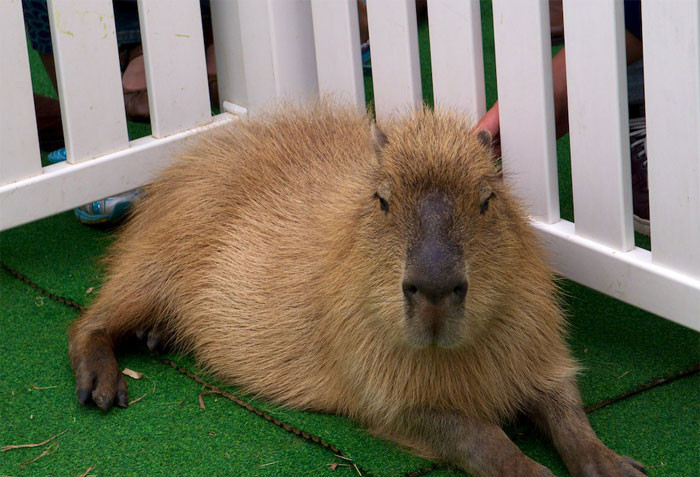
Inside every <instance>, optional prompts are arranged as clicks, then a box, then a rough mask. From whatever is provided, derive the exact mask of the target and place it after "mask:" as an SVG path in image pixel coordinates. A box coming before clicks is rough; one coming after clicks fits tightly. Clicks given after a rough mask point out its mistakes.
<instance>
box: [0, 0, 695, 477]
mask: <svg viewBox="0 0 700 477" xmlns="http://www.w3.org/2000/svg"><path fill="white" fill-rule="evenodd" d="M482 14H483V22H482V23H483V25H482V28H483V36H484V40H485V41H484V62H485V72H486V95H487V104H489V105H491V104H492V103H493V101H495V99H496V88H495V81H496V80H495V63H494V60H493V25H492V20H491V13H490V5H489V2H482ZM419 35H420V37H419V45H420V52H421V67H422V71H423V87H424V92H425V100H426V102H428V103H431V102H432V86H431V82H430V80H429V78H430V75H429V69H430V61H429V47H428V43H427V38H428V31H427V25H426V24H422V25H421V26H420V28H419ZM30 55H32V56H31V64H32V77H33V80H34V86H35V90H36V91H38V92H40V93H42V94H49V95H51V94H55V92H53V88H52V87H51V85H50V82H49V81H48V77H46V75H45V73H44V72H43V69H42V67H41V64H40V62H39V60H38V57H36V55H35V53H33V52H31V53H30ZM365 81H366V83H367V86H368V88H367V97H368V100H371V97H372V96H371V79H370V77H369V76H365ZM129 130H130V136H131V137H132V138H133V137H138V136H142V135H145V134H148V133H149V127H148V125H144V124H136V123H130V124H129ZM558 152H559V172H560V201H561V210H562V216H563V217H564V218H567V219H569V220H571V219H572V218H573V208H572V204H571V179H570V167H569V161H568V138H567V137H564V138H562V139H560V140H559V143H558ZM111 241H112V234H111V233H110V232H108V231H101V230H95V229H91V228H88V227H85V226H83V225H81V224H80V223H78V222H77V220H76V219H75V217H74V216H73V214H72V212H66V213H63V214H59V215H56V216H53V217H49V218H47V219H44V220H40V221H37V222H34V223H31V224H28V225H25V226H22V227H18V228H15V229H11V230H8V231H5V232H3V233H1V234H0V259H1V260H2V261H3V262H4V263H5V264H7V265H8V266H10V267H12V268H13V269H16V270H18V271H19V272H21V273H22V274H24V275H26V276H27V277H29V278H30V279H31V280H32V281H34V282H35V283H37V284H38V285H39V286H41V287H43V288H45V289H47V290H49V291H51V292H52V293H55V294H57V295H61V296H64V297H67V298H70V299H72V300H75V301H77V302H79V303H81V304H84V305H85V304H89V302H90V301H91V299H92V297H94V296H95V294H96V293H97V292H98V290H99V285H100V278H101V274H102V270H101V267H100V265H99V258H100V256H101V255H102V254H103V252H104V249H105V247H106V246H108V245H109V243H111ZM647 246H648V242H647ZM561 285H562V293H563V297H564V298H563V301H564V306H565V309H566V312H567V314H568V316H569V321H570V323H571V326H570V331H571V336H570V339H569V342H570V345H571V349H572V351H573V353H574V354H575V356H576V357H577V358H578V359H579V361H580V362H581V364H582V365H583V367H584V370H583V372H582V374H581V376H580V379H579V383H580V388H581V392H582V395H583V398H584V401H585V403H586V404H593V403H596V402H600V401H601V400H604V399H608V398H612V397H614V396H617V395H619V394H621V393H624V392H626V391H629V390H630V389H634V388H636V387H637V386H639V385H640V384H643V383H646V382H649V381H651V380H653V379H656V378H659V377H664V376H672V375H674V374H677V373H679V372H681V371H683V370H685V369H687V368H689V367H691V366H692V365H693V364H694V363H695V362H696V361H697V360H698V351H699V350H700V346H699V345H700V340H699V337H698V334H697V333H694V332H692V331H690V330H688V329H685V328H682V327H680V326H678V325H675V324H673V323H670V322H668V321H666V320H664V319H662V318H660V317H657V316H653V315H650V314H648V313H645V312H643V311H641V310H638V309H636V308H634V307H631V306H629V305H626V304H623V303H621V302H619V301H616V300H614V299H612V298H609V297H606V296H604V295H602V294H599V293H597V292H594V291H592V290H589V289H587V288H585V287H582V286H580V285H577V284H574V283H572V282H569V281H566V280H563V281H562V284H561ZM0 293H1V295H0V303H1V305H2V306H0V338H1V339H0V347H1V349H2V352H1V353H0V367H1V371H0V423H1V424H0V446H4V445H7V444H23V443H38V442H41V441H44V440H45V439H47V438H49V437H51V436H53V435H55V434H57V433H59V432H62V431H64V430H67V432H66V433H65V434H63V435H61V436H60V437H58V438H57V439H55V441H54V442H55V443H56V444H58V447H52V448H50V449H49V450H54V451H53V453H52V454H50V455H45V456H44V457H42V458H41V459H39V460H37V461H36V462H34V463H31V464H29V465H27V466H25V467H24V468H23V467H21V466H20V465H19V463H20V462H22V461H25V460H27V459H32V458H34V457H36V456H38V455H40V454H41V453H42V452H43V451H44V450H46V449H47V448H48V447H49V444H47V445H44V446H42V447H36V448H25V449H15V450H11V451H8V452H5V453H0V475H5V474H7V475H78V474H80V473H83V472H85V471H86V470H87V469H88V468H90V467H93V469H92V470H91V473H92V474H96V475H132V474H140V475H154V474H167V475H200V474H205V473H206V474H232V475H316V474H327V475H356V474H357V471H356V470H355V469H354V468H352V467H348V461H346V460H344V459H341V458H339V457H337V456H335V455H334V454H333V453H332V452H331V451H330V450H328V449H326V448H323V447H321V446H319V445H317V444H314V443H312V442H310V441H308V440H305V439H303V438H300V437H298V436H295V435H292V434H290V433H288V432H286V431H284V430H283V429H281V428H280V427H278V426H275V425H274V424H272V423H270V422H268V421H266V420H265V419H263V418H261V417H259V416H257V415H254V414H252V413H250V412H248V411H246V410H244V409H242V408H240V407H239V406H238V405H236V404H234V403H233V402H231V401H228V400H227V399H225V398H223V397H221V396H218V395H206V396H204V397H203V400H204V404H205V409H202V408H201V407H200V404H199V395H200V392H201V390H202V387H201V385H200V384H198V383H197V382H195V381H194V380H193V379H191V378H189V377H187V376H184V375H182V374H180V373H179V372H177V371H176V370H174V369H173V368H171V367H170V366H168V365H166V364H164V363H163V362H162V357H161V356H159V355H155V354H152V353H149V352H147V351H145V350H142V349H135V350H130V351H128V352H127V353H126V354H125V355H120V357H119V361H120V365H122V366H124V367H129V368H131V369H134V370H137V371H140V372H142V373H144V374H145V376H146V377H145V378H144V379H141V380H138V381H137V380H133V379H129V380H128V381H129V389H130V399H136V398H138V397H140V396H144V395H145V397H144V398H143V399H142V400H140V401H138V402H136V403H134V404H133V405H132V406H131V407H129V408H128V409H126V410H123V409H113V410H111V411H109V412H107V413H103V412H101V411H99V410H98V409H96V408H94V407H82V406H80V405H79V404H78V403H77V401H76V400H75V394H74V383H73V376H72V372H71V369H70V366H69V363H68V359H67V337H66V329H67V327H68V325H69V323H70V322H71V320H73V319H74V318H76V317H77V315H78V312H77V311H76V310H74V309H72V308H70V307H67V306H66V305H63V304H60V303H57V302H55V301H53V300H51V299H49V298H47V297H45V296H44V295H42V294H41V293H40V292H39V291H37V290H36V289H34V288H32V287H30V286H29V285H27V284H26V283H24V282H22V281H20V280H18V279H17V278H16V277H14V276H12V275H10V274H9V273H8V272H6V271H4V270H0ZM125 299H128V297H125ZM168 357H169V358H171V359H173V360H174V361H175V362H177V363H178V364H179V365H181V366H183V367H184V368H186V369H189V370H192V371H195V372H200V371H199V370H198V368H197V366H196V364H195V363H194V362H193V360H192V358H191V357H189V356H168ZM698 379H699V378H698V376H697V375H695V376H691V377H688V378H683V379H681V380H678V381H675V382H673V383H671V384H667V385H663V386H660V387H657V388H654V389H651V390H647V391H645V392H643V393H641V394H638V395H636V396H633V397H630V398H628V399H625V400H622V401H620V402H617V403H615V404H611V405H609V406H607V407H604V408H602V409H599V410H597V411H594V412H593V413H591V414H590V419H591V422H592V424H593V427H594V428H595V430H596V431H597V433H598V434H599V436H600V437H601V439H602V440H603V441H604V442H605V443H606V444H608V445H609V446H611V447H612V448H613V449H615V450H617V451H619V452H621V453H625V454H628V455H631V456H633V457H634V458H636V459H638V460H640V461H642V462H644V463H645V464H646V465H647V466H648V469H649V472H650V474H651V475H692V474H694V473H697V470H698V469H699V468H700V462H698V455H699V452H698V451H699V450H700V449H698V443H699V442H700V435H699V434H698V425H699V424H700V401H699V399H698V398H699V397H700V396H699V395H698V394H699V392H700V387H699V386H698V384H699V383H698ZM211 382H212V383H215V381H213V380H212V381H211ZM216 384H219V385H221V383H216ZM221 387H222V388H223V389H225V390H227V391H230V392H232V393H234V394H236V395H238V393H237V390H236V389H235V388H233V387H229V386H223V385H222V386H221ZM241 397H243V398H245V399H246V400H248V401H249V402H252V403H253V404H254V405H255V406H257V407H259V408H260V409H263V410H265V411H266V412H268V413H269V414H270V415H272V416H273V417H275V418H278V419H280V420H283V421H284V422H287V423H289V424H291V425H294V426H297V427H299V428H300V429H302V430H304V431H307V432H310V433H313V434H315V435H317V436H319V437H321V438H323V439H325V440H326V441H328V442H329V443H331V444H333V445H336V446H338V447H339V448H340V449H341V451H342V452H343V453H344V454H345V456H346V457H348V458H350V459H352V461H353V462H354V463H356V464H357V466H358V468H359V469H360V470H361V472H362V473H363V474H364V473H369V474H371V475H378V476H382V475H386V476H395V475H402V474H404V473H405V472H408V471H416V470H418V469H421V468H423V467H425V466H426V465H429V464H430V463H429V462H427V461H425V460H422V459H419V458H417V457H414V456H412V455H410V454H409V453H407V452H405V451H403V450H401V449H399V448H398V447H397V446H395V445H394V444H391V443H388V442H385V441H381V440H379V439H376V438H374V437H372V436H369V435H368V434H367V433H366V432H365V431H363V430H362V429H360V428H359V427H358V426H357V425H355V424H354V423H352V422H350V421H348V420H346V419H343V418H340V417H337V416H330V415H324V414H319V413H310V412H298V411H294V410H289V409H280V408H277V407H275V406H272V405H270V404H269V403H265V402H263V401H259V400H252V399H250V398H248V397H245V396H241ZM508 432H509V433H510V434H511V435H516V436H518V437H517V439H516V442H517V443H518V445H519V446H520V447H521V448H522V449H523V450H524V451H525V452H526V453H527V454H528V455H530V456H531V457H533V458H535V459H536V460H538V461H539V462H541V463H543V464H545V465H547V466H548V467H550V468H551V469H552V470H553V471H554V472H555V473H557V475H566V471H565V469H564V468H563V464H562V463H561V461H560V459H559V457H558V456H557V454H556V452H555V451H554V449H553V448H552V446H551V444H549V443H548V442H546V441H543V440H541V439H540V438H539V437H537V435H536V434H535V433H534V432H533V430H532V427H531V426H529V425H527V424H526V425H517V426H514V427H510V428H508ZM521 433H523V434H524V436H520V434H521ZM333 464H338V466H337V467H335V470H332V467H331V466H332V465H333ZM448 474H449V475H453V474H459V472H456V471H450V470H446V469H440V470H435V471H433V472H432V473H431V474H430V475H435V476H437V475H448Z"/></svg>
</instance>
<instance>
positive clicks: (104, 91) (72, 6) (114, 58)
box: [48, 0, 129, 163]
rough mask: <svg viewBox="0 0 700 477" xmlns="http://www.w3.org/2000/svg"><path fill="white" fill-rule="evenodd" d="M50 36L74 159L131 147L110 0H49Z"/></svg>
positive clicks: (68, 148)
mask: <svg viewBox="0 0 700 477" xmlns="http://www.w3.org/2000/svg"><path fill="white" fill-rule="evenodd" d="M48 8H49V20H50V23H51V39H52V42H53V54H54V59H55V62H56V76H57V78H58V95H59V100H60V102H61V116H62V118H63V134H64V137H65V141H66V153H67V156H68V162H69V163H77V162H82V161H85V160H88V159H92V158H94V157H97V156H101V155H104V154H107V153H110V152H113V151H118V150H120V149H124V148H126V147H128V144H129V143H128V141H129V138H128V135H127V131H126V117H125V114H124V97H123V94H122V82H121V72H120V70H119V53H118V51H117V36H116V30H115V27H114V11H113V9H112V2H111V1H110V0H49V2H48Z"/></svg>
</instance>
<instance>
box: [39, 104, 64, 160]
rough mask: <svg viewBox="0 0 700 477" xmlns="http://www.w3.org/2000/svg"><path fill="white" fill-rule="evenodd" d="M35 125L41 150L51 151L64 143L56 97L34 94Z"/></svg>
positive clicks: (59, 107) (59, 109) (59, 108)
mask: <svg viewBox="0 0 700 477" xmlns="http://www.w3.org/2000/svg"><path fill="white" fill-rule="evenodd" d="M34 112H35V113H36V126H37V129H38V130H39V147H40V148H41V150H42V151H53V150H54V149H60V148H62V147H63V146H64V145H65V142H64V140H63V123H62V122H61V106H60V105H59V103H58V100H57V99H54V98H49V97H47V96H39V95H38V94H35V95H34Z"/></svg>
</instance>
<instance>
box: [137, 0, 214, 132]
mask: <svg viewBox="0 0 700 477" xmlns="http://www.w3.org/2000/svg"><path fill="white" fill-rule="evenodd" d="M138 3H139V23H140V25H141V40H142V44H143V55H144V60H145V62H146V82H147V84H148V106H149V110H150V115H151V126H152V129H153V136H154V137H165V136H169V135H171V134H174V133H177V132H180V131H184V130H186V129H189V128H193V127H196V126H201V125H202V124H207V123H209V122H211V108H210V107H209V89H208V80H207V66H206V59H205V53H204V37H203V33H202V17H201V12H200V9H199V0H177V1H175V2H173V1H169V2H163V1H160V0H139V2H138Z"/></svg>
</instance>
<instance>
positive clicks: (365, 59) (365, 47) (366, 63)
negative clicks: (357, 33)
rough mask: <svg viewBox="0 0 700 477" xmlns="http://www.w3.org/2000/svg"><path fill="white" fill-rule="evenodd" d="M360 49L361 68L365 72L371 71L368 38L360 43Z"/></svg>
mask: <svg viewBox="0 0 700 477" xmlns="http://www.w3.org/2000/svg"><path fill="white" fill-rule="evenodd" d="M360 48H361V51H362V70H363V71H364V72H365V73H370V72H371V71H372V58H371V56H370V53H369V40H367V41H366V42H364V43H363V44H362V45H360Z"/></svg>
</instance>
